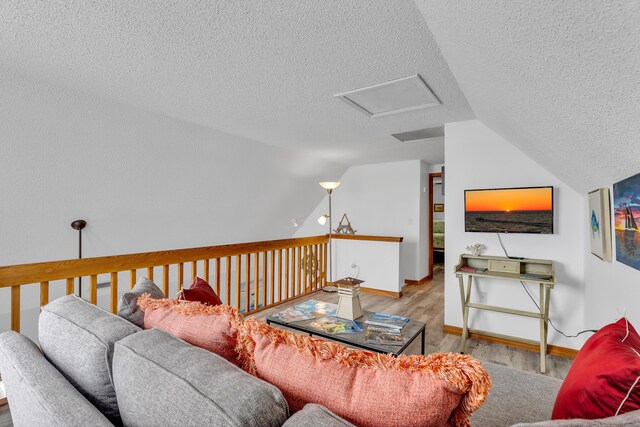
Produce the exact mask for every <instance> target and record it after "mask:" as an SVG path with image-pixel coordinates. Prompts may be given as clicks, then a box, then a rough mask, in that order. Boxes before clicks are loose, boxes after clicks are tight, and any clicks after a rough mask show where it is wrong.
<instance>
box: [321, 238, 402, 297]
mask: <svg viewBox="0 0 640 427" xmlns="http://www.w3.org/2000/svg"><path fill="white" fill-rule="evenodd" d="M331 242H332V245H333V280H338V279H341V278H343V277H356V278H359V279H361V280H364V281H365V282H364V283H363V284H362V287H365V288H369V289H378V290H381V291H388V292H394V293H398V292H400V291H401V290H402V283H401V281H400V248H401V247H402V243H398V242H378V241H371V240H349V239H332V241H331ZM354 264H355V265H357V266H358V267H352V266H353V265H354Z"/></svg>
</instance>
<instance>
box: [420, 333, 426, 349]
mask: <svg viewBox="0 0 640 427" xmlns="http://www.w3.org/2000/svg"><path fill="white" fill-rule="evenodd" d="M425 335H426V328H424V329H422V347H421V348H422V355H423V356H424V341H425Z"/></svg>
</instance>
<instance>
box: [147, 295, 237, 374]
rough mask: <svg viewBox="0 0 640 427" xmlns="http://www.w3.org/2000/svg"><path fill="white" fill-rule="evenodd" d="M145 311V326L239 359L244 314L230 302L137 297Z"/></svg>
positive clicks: (225, 356)
mask: <svg viewBox="0 0 640 427" xmlns="http://www.w3.org/2000/svg"><path fill="white" fill-rule="evenodd" d="M138 305H139V306H140V308H141V309H142V310H143V311H144V328H145V329H151V328H159V329H162V330H163V331H166V332H169V333H171V334H173V335H175V336H176V337H178V338H180V339H183V340H185V341H186V342H188V343H189V344H193V345H195V346H197V347H201V348H204V349H206V350H209V351H212V352H214V353H216V354H218V355H220V356H222V357H224V358H225V359H227V360H228V361H230V362H233V363H237V358H238V354H237V352H236V345H237V344H238V327H239V325H240V323H241V322H242V315H241V314H240V313H239V312H238V310H236V309H235V308H233V307H229V306H227V305H216V306H209V305H205V304H201V303H199V302H186V301H184V302H181V301H177V300H168V299H162V300H154V299H152V298H151V297H150V296H149V295H143V296H142V297H140V298H139V299H138Z"/></svg>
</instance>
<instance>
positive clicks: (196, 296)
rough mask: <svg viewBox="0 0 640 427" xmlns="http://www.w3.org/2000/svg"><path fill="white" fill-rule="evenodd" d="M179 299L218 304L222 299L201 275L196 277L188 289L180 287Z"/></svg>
mask: <svg viewBox="0 0 640 427" xmlns="http://www.w3.org/2000/svg"><path fill="white" fill-rule="evenodd" d="M180 299H181V300H184V301H196V302H201V303H203V304H207V305H220V304H222V301H220V298H219V297H218V295H217V294H216V291H214V290H213V288H212V287H211V285H210V284H209V283H207V282H206V280H204V279H203V278H201V277H196V278H195V279H193V283H191V287H190V288H189V289H186V288H185V289H182V291H181V292H180Z"/></svg>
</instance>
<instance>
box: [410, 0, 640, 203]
mask: <svg viewBox="0 0 640 427" xmlns="http://www.w3.org/2000/svg"><path fill="white" fill-rule="evenodd" d="M416 4H417V5H418V6H419V8H420V10H421V12H422V13H423V15H424V17H425V20H426V21H427V24H428V25H429V28H430V30H431V32H432V33H433V35H434V37H435V39H436V41H437V43H438V45H439V47H440V50H441V51H442V54H443V56H444V57H445V59H446V61H447V63H448V64H449V67H450V68H451V71H452V72H453V74H454V76H455V78H456V80H457V81H458V83H459V85H460V87H461V89H462V90H463V92H464V94H465V96H466V98H467V100H468V101H469V104H470V105H471V107H472V109H473V111H474V113H475V114H476V116H477V117H478V118H479V119H481V120H482V121H483V122H484V123H486V124H487V125H488V126H490V127H491V128H493V130H495V131H496V132H498V133H499V134H501V135H502V136H503V137H505V138H507V139H508V140H509V141H510V142H512V143H513V144H514V145H516V146H518V147H519V148H520V149H521V150H522V151H523V152H525V153H526V154H528V155H529V156H530V157H531V158H533V159H534V160H536V161H537V162H538V163H540V164H541V165H543V166H544V167H546V168H547V169H548V170H549V171H551V172H552V173H554V174H555V175H556V176H558V177H559V178H560V179H562V180H563V181H565V182H566V183H567V184H569V185H570V186H572V187H573V188H574V189H576V190H578V191H581V192H587V191H589V190H592V189H595V188H598V187H603V186H608V185H610V184H611V183H612V182H615V181H618V180H620V179H622V178H625V177H627V176H630V175H633V174H636V173H638V172H640V2H638V1H627V0H621V1H605V0H598V1H586V2H585V1H551V0H547V1H506V0H504V1H495V0H484V1H451V0H416Z"/></svg>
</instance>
